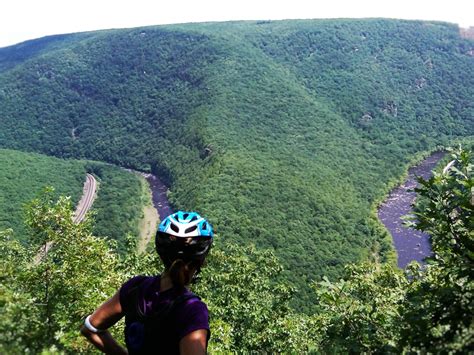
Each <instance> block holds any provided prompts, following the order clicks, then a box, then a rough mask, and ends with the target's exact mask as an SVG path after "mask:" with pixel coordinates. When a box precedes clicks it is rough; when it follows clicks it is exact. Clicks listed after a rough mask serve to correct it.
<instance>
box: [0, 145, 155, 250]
mask: <svg viewBox="0 0 474 355" xmlns="http://www.w3.org/2000/svg"><path fill="white" fill-rule="evenodd" d="M0 166H1V167H2V168H1V169H0V186H1V189H0V230H4V229H12V231H13V233H14V235H15V237H16V238H17V239H18V240H20V241H22V242H24V243H26V232H27V231H26V230H25V225H24V223H23V220H24V218H25V209H26V208H27V206H28V204H29V203H30V202H31V200H33V199H34V198H35V197H37V196H38V195H40V194H41V193H42V192H43V190H44V189H45V188H47V187H52V188H53V189H54V195H53V196H55V197H56V198H57V197H59V196H61V195H62V196H69V197H70V198H71V200H70V202H71V204H72V205H73V206H75V205H76V204H77V202H78V201H79V199H80V197H81V195H82V188H83V185H84V181H85V177H86V172H89V173H92V174H94V176H95V177H96V179H97V180H98V182H99V191H98V192H97V199H96V200H95V202H94V204H93V207H92V211H93V215H92V218H93V219H94V220H95V224H94V233H97V234H98V235H102V236H107V237H109V238H110V239H113V240H116V241H117V247H118V250H124V248H125V243H126V238H125V236H126V235H127V234H131V235H135V236H137V235H138V223H139V220H140V218H142V206H143V205H144V204H145V203H146V201H144V200H142V199H143V198H144V197H143V196H142V193H141V186H140V181H139V180H138V178H137V177H136V176H135V175H134V174H131V173H129V172H126V171H124V170H122V169H119V168H117V167H114V166H111V165H108V164H105V163H100V162H92V161H85V160H72V159H58V158H54V157H49V156H45V155H41V154H36V153H24V152H19V151H13V150H8V149H0Z"/></svg>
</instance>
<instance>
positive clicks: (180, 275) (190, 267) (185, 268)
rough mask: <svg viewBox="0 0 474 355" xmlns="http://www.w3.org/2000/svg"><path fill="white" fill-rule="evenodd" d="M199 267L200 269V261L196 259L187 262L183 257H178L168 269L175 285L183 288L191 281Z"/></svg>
mask: <svg viewBox="0 0 474 355" xmlns="http://www.w3.org/2000/svg"><path fill="white" fill-rule="evenodd" d="M197 269H199V263H197V262H195V261H190V262H188V263H185V262H184V260H182V259H176V260H175V261H174V262H173V263H172V264H171V266H170V267H169V269H168V270H167V271H168V275H169V276H170V278H171V282H172V283H173V286H174V287H176V288H179V289H182V288H184V287H185V286H186V285H189V284H190V283H191V280H192V278H193V276H194V273H195V272H196V270H197Z"/></svg>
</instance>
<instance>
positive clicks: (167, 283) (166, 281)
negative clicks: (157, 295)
mask: <svg viewBox="0 0 474 355" xmlns="http://www.w3.org/2000/svg"><path fill="white" fill-rule="evenodd" d="M170 288H173V282H172V281H171V277H169V276H168V275H167V274H166V273H164V274H162V275H161V277H160V292H164V291H166V290H169V289H170Z"/></svg>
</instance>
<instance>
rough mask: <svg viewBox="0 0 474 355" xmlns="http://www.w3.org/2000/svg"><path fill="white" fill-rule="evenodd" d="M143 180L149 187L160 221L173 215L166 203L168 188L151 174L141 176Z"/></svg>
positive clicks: (168, 204)
mask: <svg viewBox="0 0 474 355" xmlns="http://www.w3.org/2000/svg"><path fill="white" fill-rule="evenodd" d="M143 176H144V177H145V179H146V180H147V181H148V184H149V185H150V189H151V194H152V201H153V206H155V208H156V210H157V211H158V215H159V216H160V219H161V220H163V219H164V218H165V217H167V216H169V215H170V214H171V213H173V209H172V208H171V206H170V203H169V201H168V196H167V192H168V187H167V186H166V185H165V184H163V182H161V180H160V179H159V178H158V177H157V176H155V175H153V174H143Z"/></svg>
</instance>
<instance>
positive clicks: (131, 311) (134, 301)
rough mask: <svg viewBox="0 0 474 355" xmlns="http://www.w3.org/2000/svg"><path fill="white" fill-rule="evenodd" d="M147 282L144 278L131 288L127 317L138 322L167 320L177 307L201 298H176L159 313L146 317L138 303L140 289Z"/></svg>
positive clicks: (193, 296) (194, 296)
mask: <svg viewBox="0 0 474 355" xmlns="http://www.w3.org/2000/svg"><path fill="white" fill-rule="evenodd" d="M146 280H147V277H143V278H141V279H140V280H138V281H137V282H136V284H135V285H134V286H133V287H131V288H130V290H129V292H128V302H127V309H128V311H127V315H131V316H133V318H135V319H136V320H138V321H140V322H142V323H144V322H146V321H155V320H159V319H165V318H167V317H168V316H169V315H170V314H171V313H172V312H173V311H174V310H175V308H176V307H177V306H179V305H181V304H183V303H185V302H186V301H188V300H190V299H194V298H196V299H198V300H200V299H201V298H200V297H199V296H197V295H195V294H194V293H192V292H191V293H188V294H182V295H179V296H178V297H176V298H175V299H174V300H173V301H171V302H170V303H169V304H167V305H166V306H164V307H161V308H160V309H159V310H158V311H157V312H155V313H153V314H149V315H145V314H144V313H143V312H142V310H141V309H140V304H139V302H138V299H139V294H140V287H141V286H142V285H143V284H144V282H145V281H146Z"/></svg>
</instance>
